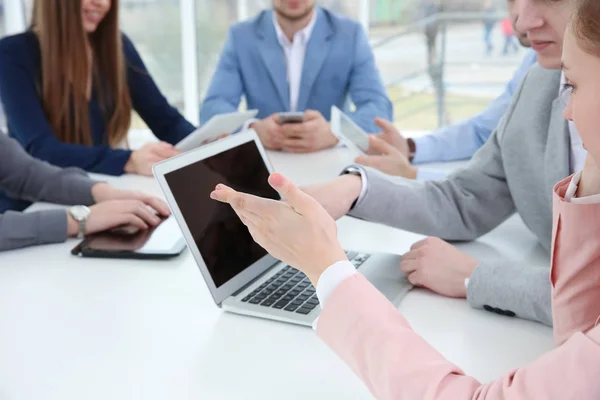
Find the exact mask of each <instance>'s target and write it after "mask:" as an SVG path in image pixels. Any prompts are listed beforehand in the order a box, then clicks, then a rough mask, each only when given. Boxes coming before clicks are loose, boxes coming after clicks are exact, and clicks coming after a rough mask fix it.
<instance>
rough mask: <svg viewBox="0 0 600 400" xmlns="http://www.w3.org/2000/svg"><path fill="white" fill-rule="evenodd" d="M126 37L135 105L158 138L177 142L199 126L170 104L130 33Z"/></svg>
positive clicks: (126, 56) (125, 51) (131, 91)
mask: <svg viewBox="0 0 600 400" xmlns="http://www.w3.org/2000/svg"><path fill="white" fill-rule="evenodd" d="M122 38H123V51H124V53H125V58H126V60H127V83H128V86H129V93H130V94H131V103H132V105H133V109H134V110H135V111H136V112H137V113H138V114H139V115H140V117H141V118H142V119H143V120H144V122H145V123H146V125H148V127H149V128H150V130H151V131H152V133H154V135H155V136H156V137H157V138H159V139H160V140H162V141H165V142H168V143H171V144H177V142H179V141H180V140H181V139H183V138H185V137H186V136H187V135H189V134H190V133H191V132H193V131H194V130H195V129H196V128H195V127H194V125H192V124H191V123H190V122H188V121H187V120H186V119H185V118H184V117H183V115H181V114H180V113H179V111H177V109H176V108H175V107H173V106H172V105H170V104H169V102H168V101H167V99H166V98H165V96H164V95H163V94H162V93H161V91H160V89H159V88H158V86H157V85H156V82H154V79H152V76H151V75H150V72H148V69H147V68H146V65H145V64H144V62H143V61H142V57H141V56H140V54H139V53H138V51H137V49H136V48H135V46H134V45H133V43H132V42H131V40H130V39H129V38H128V37H127V36H126V35H123V36H122Z"/></svg>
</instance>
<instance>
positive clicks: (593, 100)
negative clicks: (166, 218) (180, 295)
mask: <svg viewBox="0 0 600 400" xmlns="http://www.w3.org/2000/svg"><path fill="white" fill-rule="evenodd" d="M519 1H523V0H519ZM567 1H570V0H567ZM574 1H579V2H580V6H579V9H578V12H577V14H576V15H575V19H574V21H573V23H572V24H571V26H570V28H569V30H568V32H567V34H566V38H565V47H564V56H563V60H564V70H565V72H566V75H567V83H566V92H567V93H568V95H567V96H565V97H566V98H567V99H568V100H567V101H568V106H567V108H566V111H565V113H564V115H565V117H566V118H567V119H569V120H573V121H574V122H575V124H576V125H577V127H578V128H579V130H580V132H581V136H582V137H583V141H584V143H585V145H586V148H587V149H588V150H589V151H590V154H589V156H588V158H587V162H586V163H585V166H584V168H583V171H581V172H578V173H577V174H575V175H573V176H570V177H568V178H567V179H564V180H562V181H561V182H559V183H558V184H557V185H556V186H555V187H554V194H553V202H554V210H553V214H554V231H553V232H554V233H553V236H552V243H553V259H552V270H551V274H550V279H549V280H550V281H551V282H552V286H553V291H552V305H553V317H554V339H555V343H556V345H557V348H556V349H554V350H553V351H550V352H548V353H546V354H544V355H542V356H541V357H540V358H538V359H537V360H535V361H533V362H531V363H530V364H528V365H526V366H524V367H522V368H518V369H514V370H512V371H510V372H508V373H506V374H505V375H504V376H502V377H500V378H499V379H497V380H495V381H492V382H489V383H485V384H482V383H480V382H478V381H477V380H476V379H475V378H473V377H470V376H467V375H466V374H465V373H464V372H463V371H462V370H461V369H460V368H459V367H457V366H456V365H453V364H452V363H451V362H450V361H448V360H446V359H445V358H444V357H443V356H442V355H441V354H440V353H439V352H438V351H436V350H435V349H434V348H433V347H432V346H431V345H429V344H428V343H427V342H426V341H425V340H424V339H423V338H421V337H420V336H419V335H418V334H417V333H415V332H414V331H413V330H412V329H411V327H410V324H409V323H408V321H407V320H406V319H405V318H404V317H403V316H402V315H401V314H400V312H399V311H398V310H397V309H396V308H395V307H394V306H393V304H392V303H390V302H389V301H388V300H387V299H386V298H385V297H384V296H383V295H381V293H379V292H378V291H377V289H376V288H375V287H374V286H372V285H371V284H370V283H369V282H368V281H367V280H366V279H365V278H364V277H363V276H362V275H360V273H358V272H357V271H356V269H355V268H354V266H353V265H352V264H351V263H350V262H349V261H348V259H347V258H346V255H345V253H344V250H343V249H342V247H341V245H340V244H339V242H338V240H337V232H336V230H337V227H336V224H335V222H334V220H333V219H332V218H331V217H330V216H329V214H328V213H327V211H326V210H325V209H324V208H322V207H321V206H320V205H319V203H318V202H317V201H315V200H314V199H313V198H311V197H310V196H308V195H307V194H305V193H303V192H302V191H301V190H300V189H298V188H297V187H296V186H294V185H293V184H292V183H291V182H290V181H288V180H286V179H285V178H284V177H282V176H281V175H279V174H274V175H272V176H271V177H270V178H269V182H270V183H271V185H272V186H273V188H275V189H276V190H277V191H278V192H279V193H280V194H281V196H282V197H283V198H285V199H286V200H287V203H284V202H278V201H274V200H267V199H262V198H259V197H254V196H249V195H246V194H241V193H238V192H235V191H234V190H232V189H229V188H227V187H225V186H222V185H220V186H217V188H216V190H215V191H214V192H213V193H212V194H211V197H212V198H215V199H217V200H219V201H223V202H227V203H230V204H231V205H232V207H233V208H234V210H235V212H236V213H237V214H238V215H239V216H240V218H241V219H242V221H244V224H245V225H246V226H247V227H248V229H249V231H250V233H251V234H252V236H253V237H254V239H255V240H256V241H257V242H258V243H259V244H260V245H261V246H262V247H264V248H265V249H266V250H267V251H268V252H269V253H270V254H272V255H273V256H275V257H277V258H278V259H280V260H282V261H283V262H285V263H288V264H290V265H292V266H294V267H296V268H298V269H300V270H301V271H302V272H304V273H305V274H306V275H307V276H308V277H309V278H310V280H311V281H312V282H313V284H314V285H315V286H316V288H317V289H316V290H317V295H318V297H319V301H320V303H321V305H322V307H323V310H322V312H321V315H320V317H319V319H318V321H317V334H318V336H319V337H320V338H321V339H322V340H323V341H324V342H325V343H327V344H328V345H329V347H330V348H331V349H332V350H333V351H334V352H336V353H337V354H338V355H339V356H340V357H341V358H342V359H343V360H344V361H345V362H346V363H347V364H348V365H349V366H350V367H351V368H352V370H353V371H354V372H355V373H356V374H357V375H358V376H359V377H360V378H361V379H362V380H363V381H364V382H365V384H366V385H367V387H368V388H369V390H370V391H371V393H372V394H373V395H374V396H375V397H376V398H378V399H390V400H392V399H439V400H442V399H448V400H461V399H465V400H466V399H481V400H483V399H490V400H491V399H515V400H518V399H520V400H532V399H540V400H541V399H543V400H551V399H557V400H559V399H560V400H563V399H578V400H586V399H589V400H596V399H599V398H600V380H599V379H597V377H598V376H599V375H600V325H599V324H598V322H600V223H599V222H600V134H599V132H598V125H599V124H600V117H599V113H598V111H599V110H600V99H599V98H598V90H600V77H599V75H598V70H599V69H600V24H598V21H600V2H598V1H597V0H574ZM559 6H565V7H568V5H563V4H561V5H559ZM514 279H518V277H514ZM546 279H548V276H546ZM491 345H493V344H491Z"/></svg>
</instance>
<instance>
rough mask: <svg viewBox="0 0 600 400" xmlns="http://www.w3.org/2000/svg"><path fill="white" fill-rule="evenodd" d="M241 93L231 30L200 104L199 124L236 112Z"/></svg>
mask: <svg viewBox="0 0 600 400" xmlns="http://www.w3.org/2000/svg"><path fill="white" fill-rule="evenodd" d="M243 93H244V86H243V82H242V75H241V70H240V63H239V58H238V55H237V50H236V46H235V40H234V33H233V30H230V31H229V36H228V37H227V42H226V43H225V47H224V48H223V52H222V53H221V58H220V59H219V63H218V65H217V69H216V70H215V73H214V75H213V77H212V79H211V82H210V86H209V88H208V92H207V93H206V97H205V99H204V102H203V103H202V108H201V110H200V122H201V123H206V122H207V121H208V120H209V119H211V118H212V117H214V116H215V115H218V114H225V113H230V112H235V111H237V110H238V107H239V105H240V101H241V98H242V94H243Z"/></svg>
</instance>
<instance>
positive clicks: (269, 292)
mask: <svg viewBox="0 0 600 400" xmlns="http://www.w3.org/2000/svg"><path fill="white" fill-rule="evenodd" d="M346 256H348V260H350V262H351V263H352V265H354V267H355V268H358V267H360V266H361V265H363V264H364V262H365V261H367V260H368V259H369V257H371V255H370V254H364V253H355V252H348V251H347V252H346ZM242 302H244V303H249V304H256V305H260V306H263V307H270V308H274V309H277V310H284V311H289V312H295V313H298V314H304V315H306V314H308V313H310V312H311V311H312V310H314V309H315V307H317V306H318V305H319V300H318V299H317V294H316V293H315V288H314V287H313V285H312V284H311V283H310V281H309V280H308V278H307V277H306V275H304V273H302V272H300V271H298V270H296V269H294V268H292V267H290V266H289V265H288V266H286V267H285V268H283V269H282V270H281V271H279V272H277V273H276V274H275V275H273V276H272V277H271V278H269V280H267V281H266V282H265V283H263V284H262V285H260V286H259V287H258V288H256V289H255V290H254V291H253V292H252V293H250V294H249V295H247V296H246V297H244V298H243V299H242Z"/></svg>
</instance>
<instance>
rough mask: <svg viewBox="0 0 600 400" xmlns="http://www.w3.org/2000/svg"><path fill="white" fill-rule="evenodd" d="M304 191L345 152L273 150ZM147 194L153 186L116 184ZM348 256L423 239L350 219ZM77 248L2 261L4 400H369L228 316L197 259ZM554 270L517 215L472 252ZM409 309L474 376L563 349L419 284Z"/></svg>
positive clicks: (262, 331) (344, 228) (310, 339)
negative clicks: (114, 257) (129, 256)
mask: <svg viewBox="0 0 600 400" xmlns="http://www.w3.org/2000/svg"><path fill="white" fill-rule="evenodd" d="M271 160H272V162H273V164H274V166H275V167H276V168H277V169H278V170H279V171H281V172H283V173H285V174H287V175H288V176H289V177H291V178H293V179H294V180H295V181H296V182H297V183H299V184H307V183H313V182H317V181H325V180H328V179H330V178H333V177H334V176H336V175H337V174H338V173H339V171H340V170H341V169H342V168H343V167H344V166H345V165H347V164H349V163H351V161H352V157H351V155H350V154H349V153H348V151H347V150H345V149H335V150H332V151H328V152H323V153H318V154H312V155H303V156H293V155H284V154H276V153H275V154H271ZM109 180H110V181H111V182H112V183H114V184H115V185H116V186H119V187H123V188H137V189H143V190H148V191H151V192H154V193H156V194H158V193H159V191H158V187H157V185H156V184H155V182H154V181H153V180H152V179H151V178H142V177H132V176H125V177H122V178H119V179H109ZM339 227H340V229H339V232H340V240H341V242H342V244H343V245H344V246H345V247H346V248H348V249H357V250H366V251H380V252H392V253H397V254H402V253H403V252H405V251H406V250H407V249H408V248H409V247H410V245H411V244H412V243H414V242H415V241H416V240H419V239H420V238H422V237H421V236H419V235H414V234H409V233H406V232H402V231H399V230H395V229H391V228H387V227H383V226H378V225H374V224H370V223H367V222H364V221H358V220H355V219H351V218H347V217H345V218H343V219H342V220H340V221H339ZM75 243H76V242H75V241H73V240H71V241H69V242H68V243H65V244H59V245H52V246H43V247H38V248H32V249H26V250H20V251H14V252H8V253H4V254H2V255H0V399H3V400H4V399H8V400H12V399H19V400H22V399H32V400H33V399H35V400H39V399H61V400H63V399H102V400H106V399H219V400H220V399H302V400H305V399H332V398H336V399H367V398H370V395H369V392H368V391H367V389H366V388H365V386H364V385H363V384H362V383H361V382H360V381H359V380H358V379H357V378H356V377H355V376H354V375H353V373H352V372H351V371H350V370H349V369H348V368H347V367H346V366H345V365H344V364H343V363H342V362H341V361H339V360H338V359H337V357H336V356H335V355H334V354H333V353H332V352H331V351H330V350H329V349H328V348H327V347H326V346H325V345H324V344H323V343H321V342H320V341H319V340H318V338H317V337H316V335H315V334H314V332H313V331H312V330H310V329H308V328H304V327H299V326H294V325H287V324H283V323H277V322H270V321H266V320H259V319H255V318H248V317H242V316H236V315H232V314H227V313H223V312H222V311H221V310H220V309H219V308H217V307H216V306H215V305H214V303H213V301H212V298H211V297H210V295H209V292H208V290H207V289H206V287H205V285H204V281H203V280H202V277H201V275H200V273H199V272H198V269H197V267H196V265H195V263H194V261H193V259H192V257H191V255H190V253H189V252H188V251H186V252H185V253H184V254H183V255H182V256H181V257H179V258H177V259H175V260H173V261H169V262H159V261H154V262H147V261H146V262H143V261H103V260H93V259H78V258H75V257H73V256H71V255H70V254H69V251H70V249H71V248H72V247H73V246H74V245H75ZM460 247H461V248H462V249H464V250H465V251H467V252H469V253H471V254H474V255H477V256H479V257H498V256H499V255H502V256H504V257H509V258H514V259H516V260H517V259H520V260H528V261H529V262H531V264H532V265H543V264H546V265H547V263H548V256H547V255H546V254H545V253H544V251H543V250H542V248H541V247H540V246H539V245H538V244H537V242H536V239H535V237H533V235H532V234H531V233H529V232H528V231H527V230H526V229H525V227H524V225H523V223H522V222H521V221H520V220H519V219H518V218H512V219H511V220H509V221H508V222H507V223H505V224H504V225H503V226H501V227H500V228H499V229H497V230H495V231H494V232H492V233H490V234H488V235H486V236H485V237H483V238H481V239H480V240H479V241H478V242H475V243H470V244H464V245H461V246H460ZM400 310H401V311H402V312H403V313H404V315H405V316H406V317H407V318H408V320H409V321H410V322H411V324H412V326H413V327H414V329H415V330H416V331H417V332H418V333H420V334H421V335H423V337H425V339H427V340H428V341H429V342H430V343H431V344H432V345H433V346H435V347H436V348H437V349H438V350H439V351H440V352H441V353H442V354H444V355H445V356H446V357H447V358H449V359H450V360H451V361H453V362H455V363H456V364H457V365H459V366H460V367H462V368H463V369H464V370H465V371H466V372H467V373H468V374H471V375H473V376H475V377H476V378H478V379H480V380H482V381H489V380H491V379H493V378H495V377H498V376H499V375H500V374H502V373H504V372H506V371H508V370H510V369H512V368H515V367H518V366H520V365H523V364H525V363H527V362H529V361H531V360H533V359H535V358H537V357H538V356H539V355H540V354H542V353H543V352H545V351H547V350H549V349H551V348H552V345H553V343H552V332H551V329H549V328H547V327H544V326H542V325H540V324H536V323H531V322H527V321H522V320H518V319H510V318H507V317H501V316H497V315H494V314H491V313H488V312H485V311H477V310H473V309H471V308H470V307H469V306H468V305H467V303H466V302H465V301H464V300H453V299H446V298H442V297H440V296H437V295H434V294H432V293H429V292H427V291H424V290H414V291H413V292H411V293H410V294H409V295H408V296H407V297H406V298H405V299H404V300H403V302H402V304H401V306H400Z"/></svg>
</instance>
